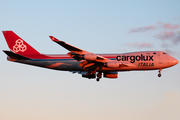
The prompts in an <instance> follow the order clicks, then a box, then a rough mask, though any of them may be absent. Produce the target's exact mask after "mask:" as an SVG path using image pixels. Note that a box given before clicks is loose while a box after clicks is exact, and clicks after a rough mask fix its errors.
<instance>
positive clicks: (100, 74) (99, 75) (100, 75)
mask: <svg viewBox="0 0 180 120" xmlns="http://www.w3.org/2000/svg"><path fill="white" fill-rule="evenodd" d="M101 77H102V72H99V73H98V74H97V79H96V81H97V82H99V80H100V79H101Z"/></svg>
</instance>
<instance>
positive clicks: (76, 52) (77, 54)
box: [49, 36, 110, 63]
mask: <svg viewBox="0 0 180 120" xmlns="http://www.w3.org/2000/svg"><path fill="white" fill-rule="evenodd" d="M49 37H50V38H51V39H52V41H54V42H56V43H57V44H59V45H61V46H62V47H64V48H65V49H67V50H69V51H70V52H69V53H67V55H69V56H70V57H73V58H74V59H76V60H78V61H80V60H83V59H84V60H90V61H96V62H103V63H104V62H107V61H109V60H110V59H108V58H105V57H103V56H99V55H96V54H94V53H91V52H88V51H85V50H82V49H80V48H77V47H75V46H73V45H70V44H68V43H65V42H64V41H60V40H58V39H56V38H55V37H53V36H49Z"/></svg>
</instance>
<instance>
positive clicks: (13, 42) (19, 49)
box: [3, 31, 40, 55]
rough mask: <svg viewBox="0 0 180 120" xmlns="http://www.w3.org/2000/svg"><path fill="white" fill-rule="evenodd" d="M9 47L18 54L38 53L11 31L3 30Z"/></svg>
mask: <svg viewBox="0 0 180 120" xmlns="http://www.w3.org/2000/svg"><path fill="white" fill-rule="evenodd" d="M3 34H4V37H5V39H6V42H7V44H8V46H9V49H10V50H11V51H12V52H14V53H16V54H19V55H30V54H40V53H39V52H38V51H37V50H35V49H34V48H33V47H31V46H30V45H29V44H28V43H27V42H25V41H24V40H23V39H22V38H20V37H19V36H18V35H16V34H15V33H14V32H13V31H3Z"/></svg>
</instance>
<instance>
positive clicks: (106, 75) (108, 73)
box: [103, 72, 118, 78]
mask: <svg viewBox="0 0 180 120" xmlns="http://www.w3.org/2000/svg"><path fill="white" fill-rule="evenodd" d="M103 76H104V77H106V78H117V77H118V73H117V72H107V73H104V75H103Z"/></svg>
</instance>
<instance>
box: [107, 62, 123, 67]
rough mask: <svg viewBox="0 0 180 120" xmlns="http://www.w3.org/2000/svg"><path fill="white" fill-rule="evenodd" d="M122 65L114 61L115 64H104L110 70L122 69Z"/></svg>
mask: <svg viewBox="0 0 180 120" xmlns="http://www.w3.org/2000/svg"><path fill="white" fill-rule="evenodd" d="M120 64H121V63H119V62H118V61H113V62H107V63H105V64H104V66H105V67H109V68H118V67H120Z"/></svg>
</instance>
